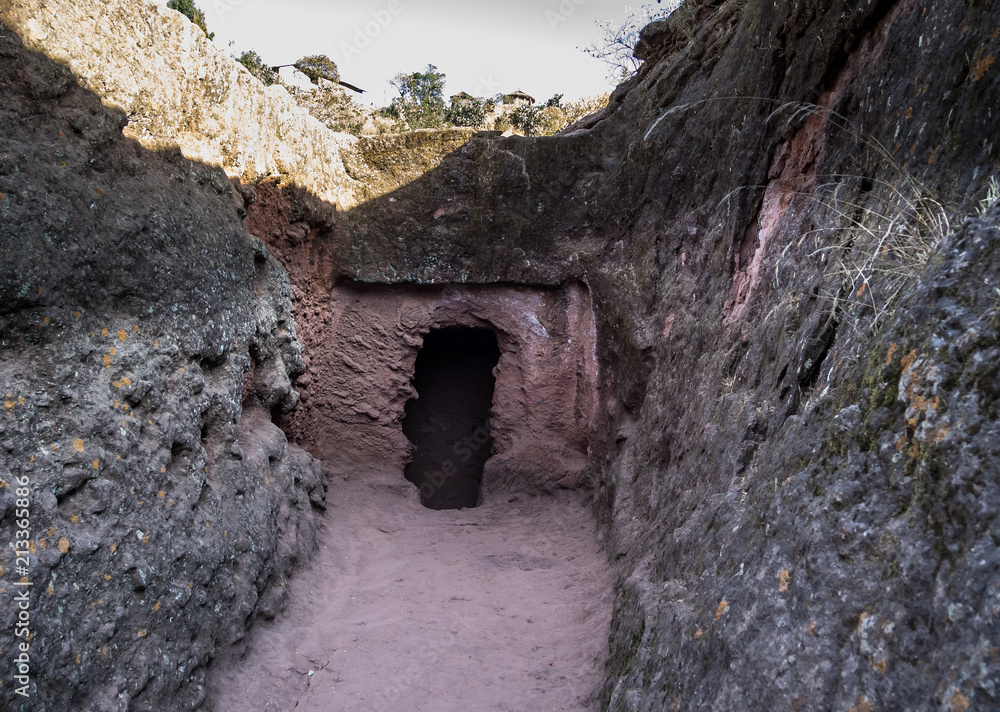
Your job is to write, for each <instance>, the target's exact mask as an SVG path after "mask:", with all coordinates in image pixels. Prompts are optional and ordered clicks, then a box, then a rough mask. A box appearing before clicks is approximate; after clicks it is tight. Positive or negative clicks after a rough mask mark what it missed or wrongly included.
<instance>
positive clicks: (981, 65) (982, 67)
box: [971, 47, 996, 82]
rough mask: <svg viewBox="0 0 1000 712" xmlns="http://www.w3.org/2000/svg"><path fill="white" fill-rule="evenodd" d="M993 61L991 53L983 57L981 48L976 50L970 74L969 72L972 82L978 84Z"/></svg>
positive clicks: (994, 58)
mask: <svg viewBox="0 0 1000 712" xmlns="http://www.w3.org/2000/svg"><path fill="white" fill-rule="evenodd" d="M995 61H996V57H994V56H993V53H992V52H990V53H989V54H988V55H986V56H985V57H983V48H982V47H980V48H979V49H978V50H976V55H975V57H973V64H972V72H971V73H972V81H974V82H978V81H979V80H980V79H982V78H983V77H984V76H986V72H987V70H989V68H990V67H991V66H992V65H993V62H995Z"/></svg>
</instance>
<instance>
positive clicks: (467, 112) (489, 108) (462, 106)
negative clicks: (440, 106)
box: [444, 98, 496, 129]
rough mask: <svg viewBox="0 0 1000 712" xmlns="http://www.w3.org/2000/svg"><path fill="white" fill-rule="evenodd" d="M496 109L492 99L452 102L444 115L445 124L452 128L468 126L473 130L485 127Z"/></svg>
mask: <svg viewBox="0 0 1000 712" xmlns="http://www.w3.org/2000/svg"><path fill="white" fill-rule="evenodd" d="M495 108H496V101H495V100H494V99H479V98H472V99H465V100H460V101H457V102H456V101H452V104H451V107H450V108H449V109H448V111H447V113H446V114H445V117H444V118H445V122H447V123H448V124H450V125H452V126H468V127H470V128H474V129H481V128H485V127H486V121H487V119H488V117H489V115H490V114H491V113H493V110H494V109H495Z"/></svg>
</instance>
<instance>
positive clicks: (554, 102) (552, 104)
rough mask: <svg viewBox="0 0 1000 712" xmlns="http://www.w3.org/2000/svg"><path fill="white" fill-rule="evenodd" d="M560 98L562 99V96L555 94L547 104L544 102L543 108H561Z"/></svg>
mask: <svg viewBox="0 0 1000 712" xmlns="http://www.w3.org/2000/svg"><path fill="white" fill-rule="evenodd" d="M562 98H563V95H562V94H556V95H555V96H553V97H552V98H551V99H549V100H548V101H547V102H545V107H546V108H552V109H558V108H559V107H560V106H562Z"/></svg>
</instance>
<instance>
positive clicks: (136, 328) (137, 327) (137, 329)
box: [135, 325, 139, 334]
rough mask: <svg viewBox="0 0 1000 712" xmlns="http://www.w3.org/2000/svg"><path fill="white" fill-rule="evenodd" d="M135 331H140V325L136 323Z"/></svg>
mask: <svg viewBox="0 0 1000 712" xmlns="http://www.w3.org/2000/svg"><path fill="white" fill-rule="evenodd" d="M135 333H137V334H138V333H139V326H138V325H136V327H135Z"/></svg>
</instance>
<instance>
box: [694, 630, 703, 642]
mask: <svg viewBox="0 0 1000 712" xmlns="http://www.w3.org/2000/svg"><path fill="white" fill-rule="evenodd" d="M703 635H705V631H703V630H702V629H701V628H699V629H698V630H696V631H695V632H694V639H695V640H698V638H700V637H701V636H703Z"/></svg>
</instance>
